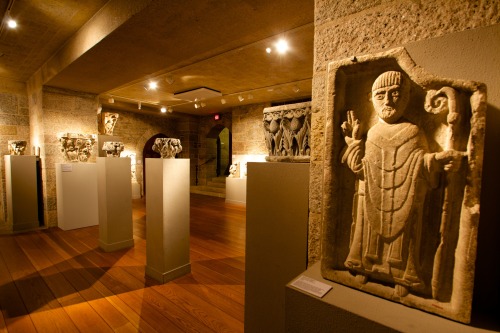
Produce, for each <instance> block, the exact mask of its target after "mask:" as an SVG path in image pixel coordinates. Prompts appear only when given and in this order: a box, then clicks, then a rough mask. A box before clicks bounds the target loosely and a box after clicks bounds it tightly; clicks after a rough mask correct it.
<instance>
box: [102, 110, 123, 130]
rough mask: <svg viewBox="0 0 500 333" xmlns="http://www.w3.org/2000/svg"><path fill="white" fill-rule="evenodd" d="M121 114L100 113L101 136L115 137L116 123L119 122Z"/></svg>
mask: <svg viewBox="0 0 500 333" xmlns="http://www.w3.org/2000/svg"><path fill="white" fill-rule="evenodd" d="M118 117H119V114H118V113H113V112H102V113H100V121H99V134H104V135H113V130H114V128H115V125H116V122H117V121H118Z"/></svg>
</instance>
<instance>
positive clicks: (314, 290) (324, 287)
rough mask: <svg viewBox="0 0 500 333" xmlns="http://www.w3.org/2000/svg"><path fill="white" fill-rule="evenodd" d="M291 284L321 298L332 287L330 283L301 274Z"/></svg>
mask: <svg viewBox="0 0 500 333" xmlns="http://www.w3.org/2000/svg"><path fill="white" fill-rule="evenodd" d="M290 285H292V286H294V287H295V288H297V289H300V290H302V291H305V292H306V293H309V294H312V295H314V296H317V297H319V298H321V297H323V296H325V295H326V293H327V292H328V291H330V289H332V287H331V286H330V285H328V284H326V283H323V282H320V281H318V280H315V279H312V278H310V277H307V276H304V275H301V276H299V277H298V278H297V279H295V281H293V282H292V283H291V284H290Z"/></svg>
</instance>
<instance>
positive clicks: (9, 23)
mask: <svg viewBox="0 0 500 333" xmlns="http://www.w3.org/2000/svg"><path fill="white" fill-rule="evenodd" d="M7 26H8V27H9V28H11V29H15V28H16V27H17V22H16V20H13V19H9V20H8V21H7Z"/></svg>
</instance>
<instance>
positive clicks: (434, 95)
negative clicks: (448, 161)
mask: <svg viewBox="0 0 500 333" xmlns="http://www.w3.org/2000/svg"><path fill="white" fill-rule="evenodd" d="M425 110H426V111H427V112H430V113H434V114H444V113H447V117H446V122H447V124H448V126H447V129H446V140H445V147H444V150H445V151H449V150H459V138H458V132H459V130H458V128H459V124H460V121H461V116H462V110H461V107H460V104H459V103H458V93H457V91H456V90H455V89H453V88H451V87H443V88H441V89H439V90H429V91H428V92H427V95H426V99H425ZM445 170H446V171H448V169H447V168H446V167H445ZM456 177H457V172H446V177H445V179H446V183H445V188H444V198H443V205H442V213H441V226H440V228H439V233H440V238H441V239H440V243H439V246H438V248H437V251H436V255H435V256H434V267H433V273H432V297H433V298H434V299H437V300H441V299H443V297H444V295H442V293H443V281H444V275H445V267H446V264H445V263H446V254H447V253H448V246H449V240H448V237H449V230H450V224H451V223H452V221H451V218H452V204H453V195H454V193H455V186H456V181H455V180H456Z"/></svg>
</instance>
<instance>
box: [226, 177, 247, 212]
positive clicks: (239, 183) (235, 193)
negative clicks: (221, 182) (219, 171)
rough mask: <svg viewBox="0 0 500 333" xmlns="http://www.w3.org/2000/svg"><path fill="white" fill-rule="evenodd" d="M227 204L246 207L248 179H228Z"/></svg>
mask: <svg viewBox="0 0 500 333" xmlns="http://www.w3.org/2000/svg"><path fill="white" fill-rule="evenodd" d="M226 202H228V203H234V204H241V205H246V203H247V179H246V178H232V177H227V178H226Z"/></svg>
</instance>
